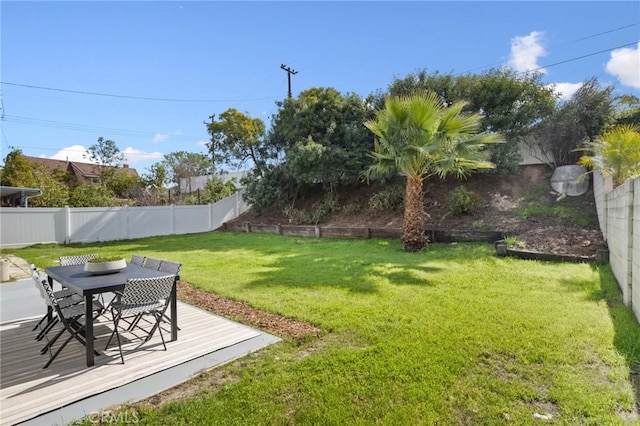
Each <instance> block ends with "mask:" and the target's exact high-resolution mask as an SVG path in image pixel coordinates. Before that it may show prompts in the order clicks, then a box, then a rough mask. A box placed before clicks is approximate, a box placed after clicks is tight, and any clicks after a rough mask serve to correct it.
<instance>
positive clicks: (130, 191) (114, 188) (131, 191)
mask: <svg viewBox="0 0 640 426" xmlns="http://www.w3.org/2000/svg"><path fill="white" fill-rule="evenodd" d="M106 186H107V189H109V190H110V191H111V192H112V193H113V194H114V195H115V196H116V197H118V198H136V197H138V196H139V195H140V193H141V191H142V188H143V187H144V183H143V181H142V179H141V178H140V177H139V176H135V175H130V174H127V173H123V172H119V173H118V172H117V173H114V174H113V176H112V177H111V178H110V179H109V180H108V181H107V185H106Z"/></svg>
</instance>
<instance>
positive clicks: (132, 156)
mask: <svg viewBox="0 0 640 426" xmlns="http://www.w3.org/2000/svg"><path fill="white" fill-rule="evenodd" d="M122 153H123V154H124V162H125V163H126V164H129V165H134V164H137V163H141V162H145V161H158V160H162V158H163V157H164V154H163V153H161V152H144V151H141V150H139V149H136V148H132V147H127V148H126V149H125V150H124V151H122Z"/></svg>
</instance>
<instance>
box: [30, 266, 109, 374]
mask: <svg viewBox="0 0 640 426" xmlns="http://www.w3.org/2000/svg"><path fill="white" fill-rule="evenodd" d="M40 286H41V287H42V289H43V291H44V294H45V296H46V297H47V298H48V303H50V304H51V307H52V309H53V311H54V313H55V315H56V317H57V319H58V321H59V322H60V323H61V324H62V326H63V327H62V329H61V330H60V331H59V332H58V333H57V334H56V335H55V336H54V337H53V338H52V339H51V340H49V341H48V342H47V344H46V345H45V346H44V347H43V348H42V349H41V350H40V353H41V354H45V353H46V352H47V351H48V352H49V354H50V355H49V360H48V361H47V363H46V364H45V365H44V367H42V368H43V369H44V368H47V367H49V365H51V363H52V362H53V360H54V359H56V357H57V356H58V355H59V354H60V352H62V350H63V349H64V348H65V346H67V344H68V343H69V342H70V341H71V340H73V339H76V340H77V341H79V342H80V343H82V345H83V346H84V345H85V338H84V323H82V322H81V320H82V318H83V317H84V316H85V306H84V302H80V303H76V304H74V305H70V306H66V307H63V306H62V305H61V304H60V303H59V302H58V300H57V299H56V298H55V296H54V294H53V289H52V288H51V285H49V281H48V280H47V278H42V277H41V279H40ZM103 309H104V307H103V306H102V304H101V303H100V302H98V301H93V312H94V313H96V315H95V316H94V317H92V318H85V319H84V320H85V321H94V320H95V319H96V318H97V317H98V316H99V315H100V313H101V312H102V310H103ZM65 332H68V333H69V337H68V338H67V339H66V340H65V341H64V342H63V343H62V344H61V345H60V347H59V348H58V349H57V350H56V351H55V352H53V353H52V350H51V348H52V347H53V345H54V344H55V343H56V342H57V340H58V339H59V338H60V337H61V336H62V335H63V334H64V333H65ZM94 353H95V354H96V355H100V353H99V352H97V351H94Z"/></svg>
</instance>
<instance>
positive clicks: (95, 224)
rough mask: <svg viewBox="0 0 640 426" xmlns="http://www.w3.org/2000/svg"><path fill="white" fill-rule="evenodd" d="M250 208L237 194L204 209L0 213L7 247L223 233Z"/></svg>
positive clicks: (1, 240) (22, 210)
mask: <svg viewBox="0 0 640 426" xmlns="http://www.w3.org/2000/svg"><path fill="white" fill-rule="evenodd" d="M248 209H249V205H248V204H247V203H246V202H245V201H244V200H243V199H242V193H241V192H239V193H236V194H234V195H231V196H229V197H226V198H225V199H223V200H221V201H219V202H217V203H215V204H210V205H204V206H161V207H95V208H93V207H91V208H69V207H65V208H37V207H30V208H13V207H7V208H2V209H0V230H1V234H0V244H2V247H3V248H9V247H14V248H17V247H25V246H29V245H32V244H41V243H58V244H64V243H70V242H74V243H77V242H97V241H113V240H122V239H135V238H144V237H152V236H157V235H172V234H190V233H197V232H207V231H213V230H215V229H218V228H219V227H221V226H222V225H223V223H224V222H227V221H229V220H233V219H235V218H236V217H238V216H239V215H240V214H242V213H244V212H245V211H247V210H248Z"/></svg>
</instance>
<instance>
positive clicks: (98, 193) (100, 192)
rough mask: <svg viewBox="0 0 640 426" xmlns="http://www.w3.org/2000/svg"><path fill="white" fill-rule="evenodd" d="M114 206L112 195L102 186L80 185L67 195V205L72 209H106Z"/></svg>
mask: <svg viewBox="0 0 640 426" xmlns="http://www.w3.org/2000/svg"><path fill="white" fill-rule="evenodd" d="M114 204H115V203H114V199H113V193H112V192H111V191H109V190H108V189H107V188H105V187H102V186H94V185H86V184H81V185H78V186H76V187H75V188H73V189H72V190H71V192H70V194H69V205H70V206H72V207H107V206H113V205H114Z"/></svg>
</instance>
